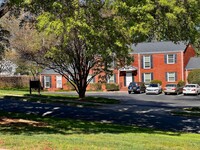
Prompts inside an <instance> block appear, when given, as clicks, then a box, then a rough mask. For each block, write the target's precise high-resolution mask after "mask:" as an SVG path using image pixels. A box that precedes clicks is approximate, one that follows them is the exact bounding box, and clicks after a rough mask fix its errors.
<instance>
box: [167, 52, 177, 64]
mask: <svg viewBox="0 0 200 150" xmlns="http://www.w3.org/2000/svg"><path fill="white" fill-rule="evenodd" d="M169 55H173V62H169ZM167 64H175V54H167Z"/></svg>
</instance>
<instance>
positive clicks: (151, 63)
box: [150, 55, 153, 68]
mask: <svg viewBox="0 0 200 150" xmlns="http://www.w3.org/2000/svg"><path fill="white" fill-rule="evenodd" d="M150 58H151V68H153V56H152V55H151V57H150Z"/></svg>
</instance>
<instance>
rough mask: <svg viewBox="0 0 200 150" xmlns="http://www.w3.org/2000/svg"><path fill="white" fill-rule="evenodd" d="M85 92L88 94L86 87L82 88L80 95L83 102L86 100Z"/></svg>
mask: <svg viewBox="0 0 200 150" xmlns="http://www.w3.org/2000/svg"><path fill="white" fill-rule="evenodd" d="M85 92H86V87H81V88H80V89H79V92H78V95H79V99H80V100H83V99H84V98H85Z"/></svg>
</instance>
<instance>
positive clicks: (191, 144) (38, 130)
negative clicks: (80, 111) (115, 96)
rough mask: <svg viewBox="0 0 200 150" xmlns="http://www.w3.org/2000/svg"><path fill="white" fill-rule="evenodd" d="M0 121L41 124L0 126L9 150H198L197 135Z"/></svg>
mask: <svg viewBox="0 0 200 150" xmlns="http://www.w3.org/2000/svg"><path fill="white" fill-rule="evenodd" d="M0 116H1V118H5V117H6V118H8V117H9V118H14V119H26V120H29V121H30V120H31V121H37V122H39V123H42V126H35V125H33V124H26V123H18V122H15V123H9V124H2V125H0V148H8V149H12V150H15V149H16V150H17V149H20V150H27V149H29V150H32V149H34V150H51V149H55V150H66V149H69V150H71V149H75V150H79V149H80V150H89V149H91V150H102V149H105V150H112V149H113V150H114V149H121V150H126V149H127V150H146V149H148V150H200V135H199V134H191V133H172V132H164V131H157V130H152V129H144V128H138V127H133V126H120V125H114V124H103V123H98V122H85V121H80V120H68V119H65V120H63V119H58V118H41V117H37V116H29V115H24V114H14V113H5V112H0Z"/></svg>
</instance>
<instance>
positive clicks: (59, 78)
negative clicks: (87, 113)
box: [56, 76, 62, 88]
mask: <svg viewBox="0 0 200 150" xmlns="http://www.w3.org/2000/svg"><path fill="white" fill-rule="evenodd" d="M56 88H62V76H56Z"/></svg>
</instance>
